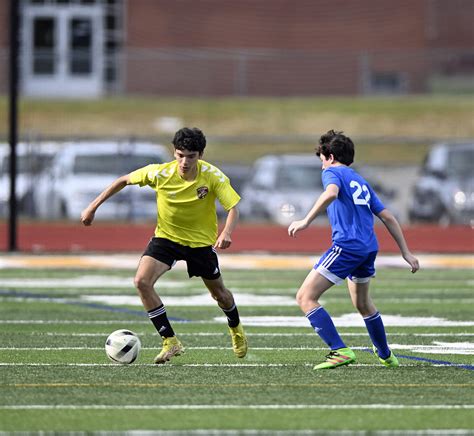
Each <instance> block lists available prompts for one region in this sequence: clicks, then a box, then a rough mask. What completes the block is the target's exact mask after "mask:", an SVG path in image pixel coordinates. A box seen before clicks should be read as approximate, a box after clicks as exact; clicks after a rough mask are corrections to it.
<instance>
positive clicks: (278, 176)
mask: <svg viewBox="0 0 474 436" xmlns="http://www.w3.org/2000/svg"><path fill="white" fill-rule="evenodd" d="M354 169H355V170H356V171H358V172H359V173H360V174H361V175H362V176H363V177H365V178H366V180H367V181H368V182H369V183H370V185H371V186H372V187H373V188H374V190H375V191H376V192H377V194H378V196H379V197H380V199H381V200H382V202H383V203H384V204H385V205H386V206H387V207H389V208H390V209H391V210H392V211H393V210H394V208H393V206H392V204H391V201H392V199H393V198H394V196H395V194H396V193H395V191H393V190H390V189H387V188H385V187H384V186H383V185H382V184H381V183H380V181H379V180H378V179H377V177H375V176H374V174H372V173H371V172H369V171H368V169H366V168H355V167H354ZM321 172H322V168H321V161H320V160H319V159H318V158H317V157H316V156H315V155H314V154H313V155H311V154H282V155H267V156H264V157H262V158H260V159H258V160H256V161H255V163H254V166H253V169H252V177H251V178H250V180H249V182H248V183H246V184H245V186H244V188H243V190H242V201H241V204H240V211H241V214H242V218H243V219H247V220H258V219H263V220H268V221H272V222H274V223H277V224H280V225H288V224H289V223H290V222H291V221H293V220H295V219H301V218H303V217H304V216H305V214H306V213H307V212H309V210H310V209H311V207H312V206H313V205H314V203H315V201H316V200H317V198H318V197H319V195H320V194H321V193H322V192H323V185H322V180H321ZM395 213H396V212H395ZM316 220H317V222H318V221H319V222H325V221H326V220H327V218H326V217H325V216H319V217H318V218H317V219H316Z"/></svg>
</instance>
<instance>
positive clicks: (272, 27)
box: [126, 0, 465, 50]
mask: <svg viewBox="0 0 474 436" xmlns="http://www.w3.org/2000/svg"><path fill="white" fill-rule="evenodd" d="M425 1H426V0H397V1H393V0H238V1H232V0H199V1H195V0H174V1H169V0H133V1H129V2H128V11H127V14H126V15H127V27H128V37H127V45H128V46H129V47H141V48H145V47H146V48H153V47H182V48H183V47H185V48H196V47H215V48H216V47H220V48H228V47H237V48H262V47H263V48H269V47H272V48H278V49H301V50H304V49H309V50H340V49H344V50H364V49H390V48H397V49H399V48H417V47H422V46H423V45H424V38H425V37H424V29H423V25H422V23H423V16H424V6H425ZM464 1H465V0H464Z"/></svg>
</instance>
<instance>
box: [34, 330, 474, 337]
mask: <svg viewBox="0 0 474 436" xmlns="http://www.w3.org/2000/svg"><path fill="white" fill-rule="evenodd" d="M135 333H136V334H137V335H138V336H152V337H156V333H155V332H153V331H150V332H138V331H135ZM109 334H110V332H103V333H53V332H31V333H30V335H38V336H68V337H73V336H79V337H81V336H84V337H89V336H90V337H102V336H103V337H107V335H109ZM246 335H247V336H262V337H267V336H276V337H294V336H307V337H315V336H314V333H312V332H310V333H284V332H282V333H248V332H247V333H246ZM343 335H344V336H362V337H367V332H363V333H343ZM179 336H180V337H181V336H227V333H225V332H222V333H211V332H196V333H179ZM392 336H426V337H436V338H439V337H442V336H445V337H450V338H453V337H454V338H455V337H457V336H474V333H394V332H391V333H390V337H392Z"/></svg>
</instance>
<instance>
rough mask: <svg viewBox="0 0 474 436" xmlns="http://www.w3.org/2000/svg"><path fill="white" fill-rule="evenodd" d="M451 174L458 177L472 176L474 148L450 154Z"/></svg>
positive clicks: (449, 169) (449, 166)
mask: <svg viewBox="0 0 474 436" xmlns="http://www.w3.org/2000/svg"><path fill="white" fill-rule="evenodd" d="M448 159H449V164H448V168H447V169H448V172H449V174H453V175H457V176H468V175H472V163H473V162H474V148H473V149H468V150H459V151H456V152H453V153H449V158H448Z"/></svg>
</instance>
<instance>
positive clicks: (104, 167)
mask: <svg viewBox="0 0 474 436" xmlns="http://www.w3.org/2000/svg"><path fill="white" fill-rule="evenodd" d="M152 163H162V160H161V159H160V158H158V157H157V156H156V155H154V156H152V155H131V154H117V155H111V154H102V155H101V154H94V155H81V156H76V158H75V160H74V169H73V172H74V173H76V174H81V173H82V174H84V173H100V174H116V175H119V174H128V173H130V172H132V171H134V170H136V169H138V168H141V167H144V166H146V165H149V164H152Z"/></svg>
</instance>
